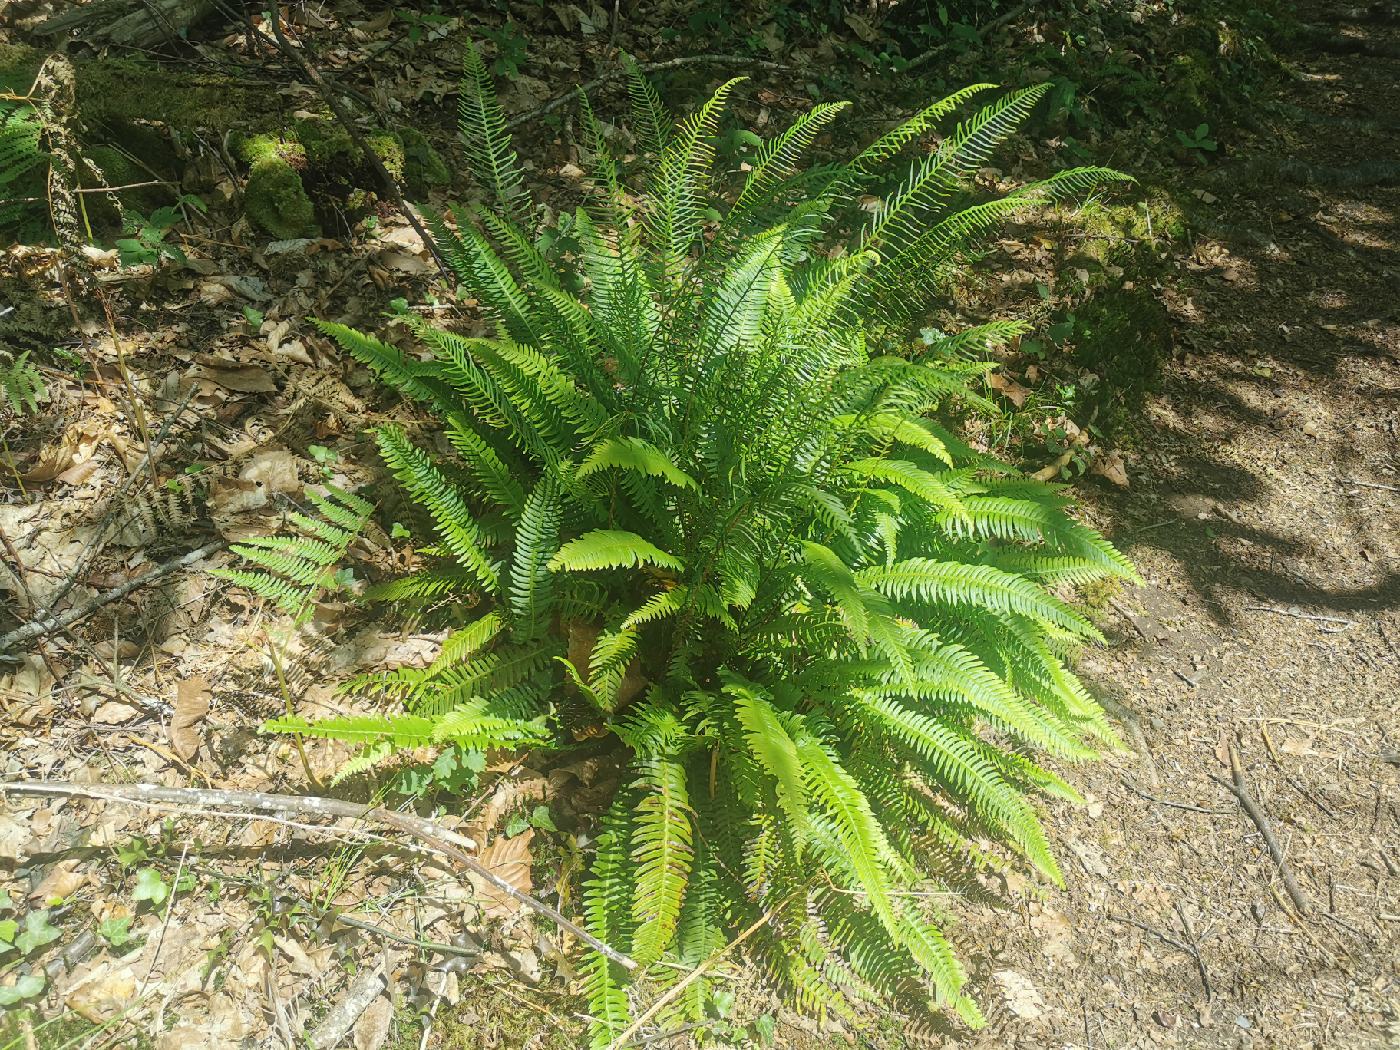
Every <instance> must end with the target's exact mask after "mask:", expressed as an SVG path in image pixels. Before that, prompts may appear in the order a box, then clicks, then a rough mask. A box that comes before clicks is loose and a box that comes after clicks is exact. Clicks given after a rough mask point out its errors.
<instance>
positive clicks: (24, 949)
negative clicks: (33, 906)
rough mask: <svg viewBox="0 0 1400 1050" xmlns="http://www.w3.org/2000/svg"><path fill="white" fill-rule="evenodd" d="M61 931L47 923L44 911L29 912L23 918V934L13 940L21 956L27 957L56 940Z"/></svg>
mask: <svg viewBox="0 0 1400 1050" xmlns="http://www.w3.org/2000/svg"><path fill="white" fill-rule="evenodd" d="M60 932H61V931H60V930H59V929H58V927H56V926H54V925H52V924H51V923H50V922H49V913H48V911H47V910H45V909H40V910H38V911H31V912H30V913H29V914H27V915H26V916H25V917H24V932H23V933H21V934H20V935H19V936H18V937H16V938H15V947H16V948H18V949H19V953H20V954H21V955H28V954H29V953H30V952H32V951H33V950H34V949H35V948H42V947H43V946H44V945H46V944H48V943H49V942H50V941H56V940H58V935H59V933H60Z"/></svg>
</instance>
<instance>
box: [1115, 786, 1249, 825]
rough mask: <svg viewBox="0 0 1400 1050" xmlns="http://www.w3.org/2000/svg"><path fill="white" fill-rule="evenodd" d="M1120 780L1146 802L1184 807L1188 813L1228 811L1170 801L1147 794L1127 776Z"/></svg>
mask: <svg viewBox="0 0 1400 1050" xmlns="http://www.w3.org/2000/svg"><path fill="white" fill-rule="evenodd" d="M1121 781H1122V784H1123V786H1124V787H1125V788H1127V789H1128V790H1129V791H1131V792H1132V793H1133V794H1134V795H1136V796H1137V797H1138V798H1145V799H1147V801H1148V802H1155V803H1157V805H1159V806H1170V807H1171V808H1172V809H1184V810H1186V811H1187V812H1188V813H1210V814H1213V815H1215V816H1220V815H1222V814H1224V813H1228V812H1230V811H1229V810H1228V809H1207V808H1206V807H1205V806H1193V805H1191V803H1189V802H1172V801H1170V800H1169V799H1165V798H1158V797H1157V796H1156V795H1149V794H1148V793H1147V792H1146V791H1143V790H1142V789H1141V788H1139V787H1138V786H1137V785H1136V784H1134V783H1133V782H1132V781H1131V780H1129V779H1128V778H1127V777H1122V778H1121Z"/></svg>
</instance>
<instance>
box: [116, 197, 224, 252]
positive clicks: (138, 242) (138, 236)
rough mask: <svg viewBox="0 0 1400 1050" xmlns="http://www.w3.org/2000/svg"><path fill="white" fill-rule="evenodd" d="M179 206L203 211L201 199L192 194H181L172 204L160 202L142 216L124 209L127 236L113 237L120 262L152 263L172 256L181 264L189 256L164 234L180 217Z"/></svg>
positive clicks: (181, 216)
mask: <svg viewBox="0 0 1400 1050" xmlns="http://www.w3.org/2000/svg"><path fill="white" fill-rule="evenodd" d="M182 206H189V207H191V208H194V209H195V210H196V211H198V212H204V211H205V209H206V206H205V204H204V201H203V200H201V199H200V198H199V197H196V196H194V195H193V194H188V193H186V194H182V195H181V197H180V199H179V200H178V201H176V202H175V203H174V204H167V205H163V206H162V207H159V208H157V209H156V210H155V211H153V212H151V214H150V215H149V216H142V215H141V214H140V213H139V212H134V211H130V210H128V211H127V212H126V214H125V215H124V216H123V225H124V226H125V227H126V232H127V236H125V237H119V238H117V253H118V257H119V258H120V260H121V264H122V265H123V266H155V265H156V264H158V263H159V262H160V261H161V260H162V259H173V260H174V261H175V262H177V263H180V264H181V265H184V264H185V263H186V262H188V261H189V260H188V259H187V258H186V257H185V253H184V251H183V249H181V248H180V246H179V245H177V244H173V243H172V242H170V241H168V240H167V239H166V238H167V237H168V236H169V235H170V231H171V230H173V229H174V228H175V227H176V225H178V224H179V223H180V222H182V221H183V220H184V213H183V211H182V210H181V207H182Z"/></svg>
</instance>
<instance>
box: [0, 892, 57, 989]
mask: <svg viewBox="0 0 1400 1050" xmlns="http://www.w3.org/2000/svg"><path fill="white" fill-rule="evenodd" d="M7 912H8V913H17V912H18V907H17V905H16V904H15V902H14V900H13V899H12V898H11V897H10V894H9V891H7V890H0V913H7ZM50 915H51V912H49V911H48V910H47V909H42V908H41V909H36V910H32V911H28V912H25V915H24V919H23V921H22V922H21V921H20V920H18V919H14V918H5V919H0V961H7V960H6V956H8V955H10V953H12V952H13V953H14V954H15V955H17V956H18V957H19V958H20V959H25V958H27V957H29V956H30V955H32V954H33V953H34V952H36V951H37V950H38V949H40V948H42V947H44V946H45V945H46V944H50V943H52V942H53V941H56V940H58V938H59V937H60V936H61V934H62V931H61V930H59V929H58V927H56V926H54V925H53V923H52V922H50ZM46 983H47V982H46V978H45V976H44V971H43V970H42V969H39V968H38V967H35V968H34V969H32V970H31V971H30V972H29V973H27V974H23V975H21V976H19V977H18V978H16V980H15V981H14V983H12V984H8V985H0V1007H9V1006H13V1005H14V1004H15V1003H18V1002H22V1001H23V1000H25V999H32V998H33V997H34V996H36V995H38V994H39V993H40V992H42V991H43V990H44V986H45V984H46Z"/></svg>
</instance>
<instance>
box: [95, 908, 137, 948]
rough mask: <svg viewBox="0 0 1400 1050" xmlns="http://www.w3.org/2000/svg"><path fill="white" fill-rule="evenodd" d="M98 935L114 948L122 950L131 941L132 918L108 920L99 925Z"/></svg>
mask: <svg viewBox="0 0 1400 1050" xmlns="http://www.w3.org/2000/svg"><path fill="white" fill-rule="evenodd" d="M97 933H98V935H99V936H100V937H101V938H102V939H103V940H104V941H106V942H107V943H108V944H110V945H111V946H112V947H113V948H120V947H121V946H122V945H124V944H126V943H127V942H129V941H130V940H131V916H130V915H128V916H126V917H125V918H122V919H106V920H104V921H103V922H101V923H100V924H99V925H98V927H97Z"/></svg>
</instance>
